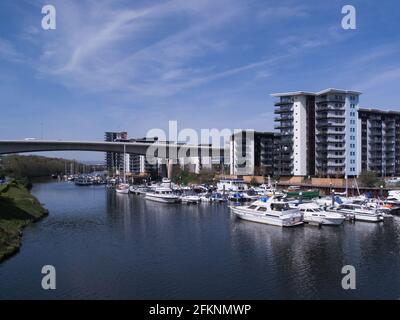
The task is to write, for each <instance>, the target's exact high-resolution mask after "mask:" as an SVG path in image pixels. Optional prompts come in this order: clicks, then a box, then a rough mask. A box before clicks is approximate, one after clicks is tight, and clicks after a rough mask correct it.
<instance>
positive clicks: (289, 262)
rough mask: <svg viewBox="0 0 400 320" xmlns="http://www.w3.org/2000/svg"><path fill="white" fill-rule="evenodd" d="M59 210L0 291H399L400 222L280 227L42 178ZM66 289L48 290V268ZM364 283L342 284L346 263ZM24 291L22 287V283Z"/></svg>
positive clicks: (205, 294) (277, 295) (24, 294)
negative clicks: (350, 287)
mask: <svg viewBox="0 0 400 320" xmlns="http://www.w3.org/2000/svg"><path fill="white" fill-rule="evenodd" d="M34 193H35V194H36V195H37V197H38V198H39V199H40V200H41V201H42V202H44V203H45V204H46V206H47V207H48V208H49V209H50V216H49V217H48V218H46V219H45V220H43V221H42V222H40V223H38V224H35V225H33V226H30V227H28V228H27V229H26V230H25V233H24V239H23V242H24V244H23V247H22V249H21V252H20V253H19V254H17V255H16V256H15V257H13V258H11V259H10V260H8V261H6V262H5V263H3V264H2V265H0V283H1V285H2V286H1V290H0V298H49V297H50V298H136V299H144V298H153V299H157V298H161V299H168V298H193V299H205V298H209V299H213V298H227V299H229V298H237V299H240V298H247V299H251V298H254V299H285V298H288V299H299V298H304V299H314V298H333V299H335V298H399V296H400V275H399V273H398V270H399V269H400V268H399V267H400V257H399V248H400V219H399V218H394V219H393V221H387V222H385V223H383V224H374V223H362V222H358V223H355V224H349V223H346V224H345V225H343V226H341V227H323V228H317V227H309V226H304V227H303V226H301V227H295V228H285V229H281V228H278V227H273V226H268V225H262V224H257V223H252V222H246V221H241V220H237V219H236V218H235V217H234V216H232V215H231V214H230V213H229V210H228V208H227V206H226V205H224V204H200V205H190V206H188V205H179V204H175V205H170V204H162V203H156V202H151V201H146V200H144V198H143V197H142V196H135V195H121V194H116V193H115V192H113V191H112V190H107V189H105V188H104V187H88V188H79V187H76V186H74V185H73V184H68V183H54V182H52V183H43V184H37V185H35V188H34ZM44 264H53V265H55V266H56V268H57V279H58V283H57V290H56V291H54V292H45V291H43V290H41V289H40V281H41V274H40V270H41V266H43V265H44ZM346 264H351V265H354V266H355V267H356V270H357V290H355V291H352V292H345V291H344V290H342V289H341V286H340V283H341V279H342V276H343V275H342V274H341V269H342V267H343V266H344V265H346ZM21 288H23V290H21Z"/></svg>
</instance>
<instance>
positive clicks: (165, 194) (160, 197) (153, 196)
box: [145, 187, 179, 203]
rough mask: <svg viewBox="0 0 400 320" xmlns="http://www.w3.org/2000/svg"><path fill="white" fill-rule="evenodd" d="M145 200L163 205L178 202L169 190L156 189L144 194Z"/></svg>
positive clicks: (164, 188)
mask: <svg viewBox="0 0 400 320" xmlns="http://www.w3.org/2000/svg"><path fill="white" fill-rule="evenodd" d="M145 199H146V200H152V201H157V202H163V203H176V202H178V200H179V196H177V195H176V194H174V193H173V192H172V189H171V188H166V187H157V188H154V189H153V190H151V191H149V192H146V197H145Z"/></svg>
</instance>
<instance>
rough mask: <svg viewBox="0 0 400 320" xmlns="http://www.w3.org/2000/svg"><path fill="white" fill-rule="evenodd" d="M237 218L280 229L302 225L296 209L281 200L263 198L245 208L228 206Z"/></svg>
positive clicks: (300, 215) (300, 216)
mask: <svg viewBox="0 0 400 320" xmlns="http://www.w3.org/2000/svg"><path fill="white" fill-rule="evenodd" d="M230 209H231V212H233V213H234V214H235V215H236V216H237V217H238V218H240V219H243V220H247V221H252V222H258V223H264V224H270V225H274V226H280V227H291V226H297V225H300V224H303V217H302V214H301V212H300V211H299V210H298V209H292V208H290V207H289V202H287V201H286V200H283V199H282V198H279V199H278V198H275V197H274V196H272V197H265V198H262V199H260V200H257V201H254V202H253V203H251V204H250V205H247V206H230Z"/></svg>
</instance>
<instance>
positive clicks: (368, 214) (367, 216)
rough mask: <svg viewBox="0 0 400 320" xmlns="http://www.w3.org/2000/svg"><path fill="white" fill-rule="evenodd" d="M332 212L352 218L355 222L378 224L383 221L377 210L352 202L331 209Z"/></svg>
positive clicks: (382, 216)
mask: <svg viewBox="0 0 400 320" xmlns="http://www.w3.org/2000/svg"><path fill="white" fill-rule="evenodd" d="M329 211H331V210H329ZM333 212H338V213H342V214H344V215H345V216H347V217H352V216H353V217H354V219H355V220H359V221H369V222H380V221H383V220H384V215H383V214H382V212H380V211H379V210H377V209H375V208H371V207H368V206H366V205H364V204H358V203H353V202H345V203H343V204H341V205H339V206H338V207H337V208H335V209H333Z"/></svg>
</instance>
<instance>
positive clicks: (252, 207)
mask: <svg viewBox="0 0 400 320" xmlns="http://www.w3.org/2000/svg"><path fill="white" fill-rule="evenodd" d="M255 208H257V206H255V205H251V206H250V207H249V209H255Z"/></svg>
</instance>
